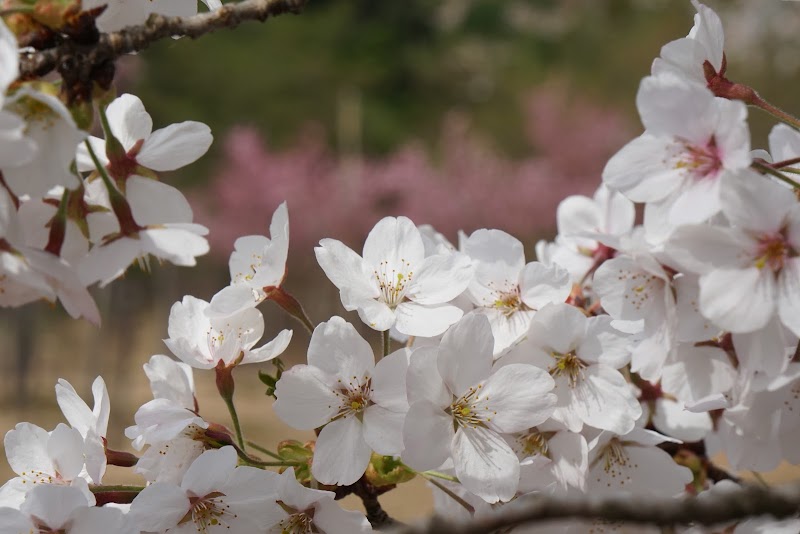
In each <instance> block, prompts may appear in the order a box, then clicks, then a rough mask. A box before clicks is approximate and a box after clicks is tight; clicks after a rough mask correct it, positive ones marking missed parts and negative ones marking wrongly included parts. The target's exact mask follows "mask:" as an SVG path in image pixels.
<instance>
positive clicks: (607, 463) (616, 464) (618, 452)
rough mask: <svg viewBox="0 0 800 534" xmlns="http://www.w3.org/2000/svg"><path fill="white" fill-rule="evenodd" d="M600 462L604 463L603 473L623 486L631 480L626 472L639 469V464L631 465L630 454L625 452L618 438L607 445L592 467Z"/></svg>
mask: <svg viewBox="0 0 800 534" xmlns="http://www.w3.org/2000/svg"><path fill="white" fill-rule="evenodd" d="M598 462H603V471H605V473H606V475H607V476H609V477H611V478H612V479H614V480H615V481H616V483H618V484H620V485H621V486H622V485H625V484H626V483H627V482H630V480H631V477H630V475H629V474H628V473H627V472H626V471H627V470H629V469H636V468H638V467H639V464H634V463H631V460H630V458H628V454H627V453H626V452H625V446H624V444H623V443H622V442H621V441H620V440H619V439H617V438H613V439H612V440H611V441H609V442H608V444H606V446H605V447H604V448H603V450H602V452H601V453H600V454H599V455H598V456H597V458H595V460H594V461H593V462H592V466H594V465H596V464H597V463H598Z"/></svg>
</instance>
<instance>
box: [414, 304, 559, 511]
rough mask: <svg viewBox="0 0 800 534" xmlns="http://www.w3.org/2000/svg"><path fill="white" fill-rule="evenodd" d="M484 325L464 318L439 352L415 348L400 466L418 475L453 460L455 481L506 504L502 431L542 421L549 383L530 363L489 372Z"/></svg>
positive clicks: (509, 456) (509, 465) (510, 485)
mask: <svg viewBox="0 0 800 534" xmlns="http://www.w3.org/2000/svg"><path fill="white" fill-rule="evenodd" d="M493 347H494V340H493V339H492V333H491V326H490V325H489V320H488V319H487V318H486V317H485V316H483V315H469V316H466V317H464V319H462V320H461V321H459V322H458V323H457V324H456V325H455V326H453V327H452V328H451V329H450V330H448V331H447V332H446V333H445V335H444V337H443V338H442V342H441V344H440V345H439V347H438V348H435V347H422V348H419V349H417V350H416V351H414V353H413V354H412V356H411V361H410V364H409V369H408V377H407V390H408V399H409V404H410V407H409V411H408V414H407V415H406V424H405V425H404V427H403V439H404V443H405V450H404V451H403V455H402V458H403V461H404V462H405V463H407V464H408V465H409V466H410V467H412V468H414V469H417V470H426V469H434V468H437V467H439V466H440V465H441V464H442V463H444V462H445V460H447V459H448V457H450V456H452V458H453V465H454V470H455V473H456V476H457V477H458V479H459V481H460V482H461V484H463V485H464V487H465V488H466V489H468V490H469V491H470V492H472V493H474V494H475V495H477V496H479V497H481V498H482V499H484V500H486V501H487V502H490V503H493V502H497V501H508V500H509V499H511V498H512V497H513V496H514V494H515V493H516V490H517V486H518V484H519V473H520V465H519V460H518V459H517V455H516V454H515V453H514V451H513V450H512V449H511V447H510V446H509V445H508V444H507V443H506V442H505V440H504V439H503V437H502V434H508V433H514V432H520V431H523V430H527V429H529V428H532V427H535V426H536V425H538V424H541V423H543V422H545V421H546V420H547V419H548V418H549V416H550V414H551V413H552V411H553V406H554V403H555V400H556V399H555V396H554V395H553V394H552V393H550V391H551V390H552V389H553V379H552V378H550V377H549V376H548V375H547V373H546V372H544V371H542V370H541V369H537V368H536V367H534V366H532V365H525V364H509V365H505V366H503V367H500V368H499V369H496V370H492V367H491V366H492V360H493V357H492V353H493Z"/></svg>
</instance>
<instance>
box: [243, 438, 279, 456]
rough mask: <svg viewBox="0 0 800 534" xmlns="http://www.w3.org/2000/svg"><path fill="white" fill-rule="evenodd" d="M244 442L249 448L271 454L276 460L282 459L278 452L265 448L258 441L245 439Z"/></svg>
mask: <svg viewBox="0 0 800 534" xmlns="http://www.w3.org/2000/svg"><path fill="white" fill-rule="evenodd" d="M245 443H247V445H248V446H249V447H250V448H251V449H255V450H257V451H258V452H260V453H263V454H266V455H267V456H272V457H273V458H275V459H277V460H283V458H281V457H280V456H279V455H278V454H276V453H274V452H272V451H271V450H269V449H267V448H266V447H262V446H261V445H259V444H258V443H254V442H252V441H246V442H245Z"/></svg>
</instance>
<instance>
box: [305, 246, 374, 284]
mask: <svg viewBox="0 0 800 534" xmlns="http://www.w3.org/2000/svg"><path fill="white" fill-rule="evenodd" d="M319 245H320V246H318V247H315V248H314V254H316V256H317V262H319V266H320V267H322V270H323V271H325V275H326V276H327V277H328V279H330V281H331V282H333V285H335V286H336V287H337V288H339V289H340V290H341V289H345V288H347V290H348V291H349V292H350V293H349V294H350V296H351V297H352V298H353V299H375V298H378V296H379V295H380V291H379V290H378V285H377V283H376V282H374V278H373V277H374V273H373V267H371V266H370V265H368V264H367V262H365V261H364V260H363V259H362V258H361V256H359V255H358V254H356V253H355V252H353V250H351V249H350V248H348V247H347V246H345V245H344V243H342V242H341V241H336V240H335V239H323V240H322V241H320V242H319Z"/></svg>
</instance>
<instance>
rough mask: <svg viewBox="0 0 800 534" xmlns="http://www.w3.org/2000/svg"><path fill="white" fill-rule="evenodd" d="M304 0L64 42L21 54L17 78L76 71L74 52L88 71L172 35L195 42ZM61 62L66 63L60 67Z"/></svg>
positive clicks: (253, 2) (266, 2) (161, 19)
mask: <svg viewBox="0 0 800 534" xmlns="http://www.w3.org/2000/svg"><path fill="white" fill-rule="evenodd" d="M306 1H307V0H243V1H241V2H235V3H230V4H225V5H224V6H223V7H222V8H221V9H218V10H216V11H211V12H208V13H201V14H199V15H195V16H193V17H186V18H181V17H165V16H162V15H158V14H154V15H151V16H150V18H149V19H148V20H147V22H146V23H144V24H142V25H140V26H130V27H128V28H124V29H123V30H120V31H118V32H114V33H106V34H101V35H100V37H99V39H98V40H97V42H96V43H92V44H78V43H76V42H75V41H72V40H66V41H64V42H62V43H61V44H60V45H58V46H57V47H55V48H50V49H47V50H42V51H40V52H33V53H31V54H23V55H22V57H21V58H20V78H22V79H28V78H35V77H39V76H44V75H45V74H47V73H49V72H51V71H53V70H59V71H61V72H63V71H64V70H67V69H66V68H65V67H69V68H70V69H75V68H79V67H80V66H78V65H75V64H74V63H73V62H74V61H75V59H74V57H75V55H76V52H80V56H81V57H82V58H85V61H87V62H88V64H89V67H90V68H88V69H87V68H86V67H83V68H84V69H85V70H89V71H90V70H92V69H94V68H96V67H99V66H102V65H104V64H107V63H108V62H110V61H113V60H115V59H117V58H118V57H120V56H123V55H125V54H130V53H132V52H139V51H141V50H144V49H146V48H147V47H149V46H150V44H151V43H154V42H155V41H158V40H160V39H165V38H169V37H172V36H175V35H180V36H184V37H190V38H192V39H195V38H197V37H200V36H201V35H205V34H206V33H210V32H213V31H216V30H219V29H223V28H235V27H236V26H238V25H239V24H241V23H242V22H245V21H248V20H259V21H262V22H263V21H264V20H266V19H268V18H270V17H274V16H277V15H282V14H284V13H298V12H299V11H300V9H301V8H302V7H303V6H304V5H305V4H306ZM64 61H67V62H70V64H69V65H66V66H65V65H63V63H64Z"/></svg>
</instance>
